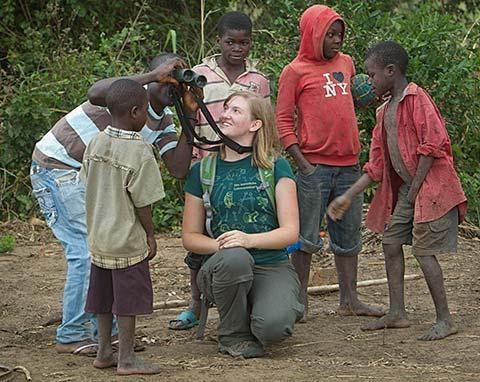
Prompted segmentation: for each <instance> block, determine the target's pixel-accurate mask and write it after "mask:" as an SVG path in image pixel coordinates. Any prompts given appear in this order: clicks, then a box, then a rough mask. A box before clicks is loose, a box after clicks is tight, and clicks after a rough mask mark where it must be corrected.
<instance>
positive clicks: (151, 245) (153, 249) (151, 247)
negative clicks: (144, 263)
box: [147, 236, 157, 261]
mask: <svg viewBox="0 0 480 382" xmlns="http://www.w3.org/2000/svg"><path fill="white" fill-rule="evenodd" d="M147 245H148V256H147V259H148V261H150V260H152V259H153V258H154V257H155V256H156V255H157V242H156V241H155V238H154V237H153V236H147Z"/></svg>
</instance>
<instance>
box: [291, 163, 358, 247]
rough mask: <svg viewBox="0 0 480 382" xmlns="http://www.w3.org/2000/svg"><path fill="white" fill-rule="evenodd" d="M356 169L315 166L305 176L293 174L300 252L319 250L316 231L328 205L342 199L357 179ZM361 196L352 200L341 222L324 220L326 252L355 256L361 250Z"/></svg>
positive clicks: (320, 224)
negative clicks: (339, 197) (298, 211)
mask: <svg viewBox="0 0 480 382" xmlns="http://www.w3.org/2000/svg"><path fill="white" fill-rule="evenodd" d="M360 175H361V174H360V165H358V164H357V165H354V166H345V167H339V166H327V165H321V164H319V165H316V166H315V170H314V171H313V172H312V173H310V174H307V175H304V174H302V173H300V172H298V173H297V179H296V181H297V192H298V206H299V209H300V245H301V246H300V249H301V250H302V251H304V252H307V253H316V252H318V251H319V250H320V249H322V247H323V240H322V238H321V237H320V230H321V229H322V227H323V220H324V218H325V215H326V211H327V207H328V204H329V203H330V202H331V201H332V200H333V199H334V198H336V197H337V196H340V195H342V194H343V193H344V192H345V191H347V190H348V189H349V188H350V186H352V185H353V183H355V182H356V181H357V180H358V179H359V178H360ZM362 207H363V194H362V193H360V194H358V195H357V196H355V198H354V199H353V200H352V204H351V206H350V208H349V209H348V211H347V213H346V214H345V216H344V217H343V218H342V220H338V221H336V222H334V221H333V220H331V219H330V218H329V217H328V216H327V231H328V235H329V239H330V249H331V251H332V252H333V253H334V254H335V255H338V256H356V255H358V253H359V252H360V249H361V248H362V240H361V239H362V238H361V225H362Z"/></svg>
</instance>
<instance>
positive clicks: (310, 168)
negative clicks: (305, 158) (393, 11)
mask: <svg viewBox="0 0 480 382" xmlns="http://www.w3.org/2000/svg"><path fill="white" fill-rule="evenodd" d="M315 168H316V167H315V166H314V165H313V164H311V163H309V162H307V164H306V165H305V166H304V167H302V168H301V169H300V172H301V173H302V174H303V175H310V174H313V172H314V171H315Z"/></svg>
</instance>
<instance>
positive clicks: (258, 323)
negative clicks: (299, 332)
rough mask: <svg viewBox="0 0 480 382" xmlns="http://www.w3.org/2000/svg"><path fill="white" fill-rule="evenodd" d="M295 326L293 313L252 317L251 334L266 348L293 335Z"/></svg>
mask: <svg viewBox="0 0 480 382" xmlns="http://www.w3.org/2000/svg"><path fill="white" fill-rule="evenodd" d="M294 324H295V313H294V312H285V313H284V314H275V315H273V314H272V315H263V316H252V318H251V323H250V326H251V331H252V334H253V335H254V336H255V337H256V338H257V339H258V340H259V341H260V342H261V343H262V345H264V346H267V345H270V344H274V343H277V342H280V341H282V340H284V339H286V338H288V337H290V336H291V335H292V334H293V326H294Z"/></svg>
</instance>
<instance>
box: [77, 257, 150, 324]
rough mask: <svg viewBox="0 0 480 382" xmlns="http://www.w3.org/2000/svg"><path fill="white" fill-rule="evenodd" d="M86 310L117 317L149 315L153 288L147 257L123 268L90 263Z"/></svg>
mask: <svg viewBox="0 0 480 382" xmlns="http://www.w3.org/2000/svg"><path fill="white" fill-rule="evenodd" d="M85 311H86V312H89V313H96V314H103V313H113V314H115V315H117V316H137V315H141V314H151V313H152V312H153V290H152V280H151V278H150V268H149V266H148V260H147V259H145V260H143V261H141V262H140V263H138V264H135V265H132V266H130V267H127V268H123V269H104V268H100V267H98V266H96V265H95V264H92V269H91V271H90V285H89V287H88V295H87V303H86V306H85Z"/></svg>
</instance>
